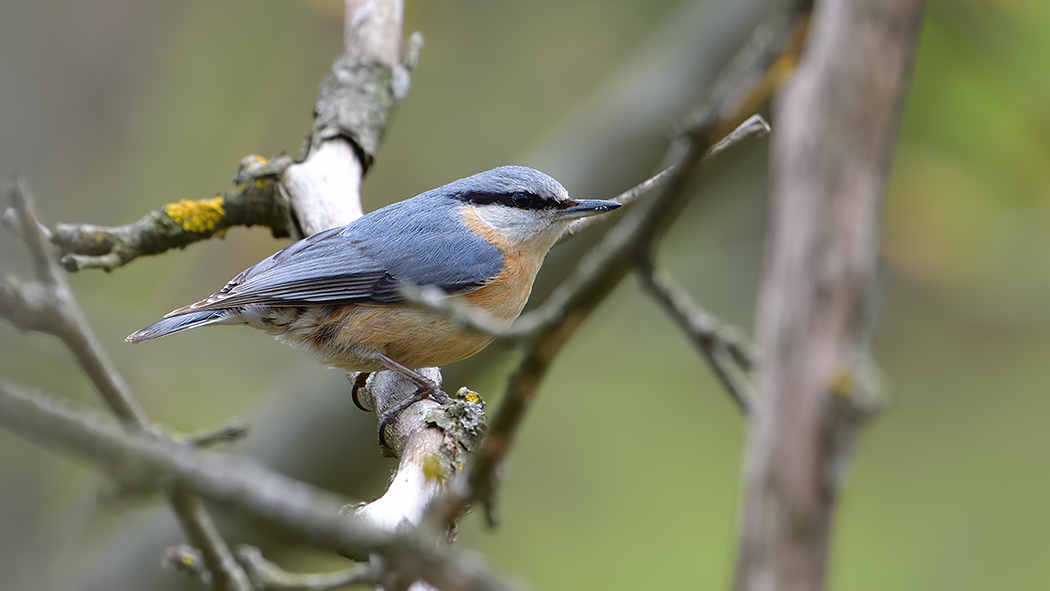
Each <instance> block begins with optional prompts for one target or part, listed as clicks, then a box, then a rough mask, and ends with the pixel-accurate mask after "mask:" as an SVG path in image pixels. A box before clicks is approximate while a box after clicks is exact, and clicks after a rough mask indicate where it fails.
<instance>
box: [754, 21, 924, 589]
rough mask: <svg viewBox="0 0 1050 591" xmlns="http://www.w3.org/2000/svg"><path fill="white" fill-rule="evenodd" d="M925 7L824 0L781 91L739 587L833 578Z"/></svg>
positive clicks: (817, 583) (805, 584)
mask: <svg viewBox="0 0 1050 591" xmlns="http://www.w3.org/2000/svg"><path fill="white" fill-rule="evenodd" d="M922 11H923V2H922V0H822V1H821V2H819V3H818V4H817V7H816V12H815V15H814V18H813V25H812V31H811V33H810V41H809V43H808V45H807V47H806V49H805V53H804V56H803V60H802V62H801V64H800V66H799V69H798V73H797V74H796V75H795V77H794V78H793V79H792V80H790V82H789V83H787V84H786V85H785V86H784V89H783V91H782V93H781V95H780V96H779V97H778V99H779V100H778V101H777V102H776V104H775V110H774V116H775V121H776V123H777V134H776V135H774V137H773V144H772V158H771V161H772V168H771V178H772V194H771V196H770V200H771V221H770V230H769V231H770V237H769V241H768V243H767V255H766V258H767V260H766V267H765V273H764V277H763V280H762V286H761V291H760V294H759V304H758V313H757V334H758V346H759V347H760V350H761V351H762V362H761V363H760V364H759V366H758V372H757V376H756V383H757V387H758V393H759V398H760V400H761V401H762V404H759V405H756V406H755V408H754V412H753V414H752V421H751V430H750V432H749V434H748V443H747V453H746V458H745V462H746V465H745V469H744V487H745V490H744V499H743V516H742V524H741V533H740V555H739V558H738V563H737V580H736V589H738V590H740V591H758V590H762V591H768V590H799V591H801V590H803V589H804V590H807V591H810V590H814V589H821V588H822V587H823V585H824V578H825V568H826V564H827V555H828V548H829V545H830V536H831V528H832V521H833V516H834V510H835V505H836V500H837V497H838V492H839V488H840V485H841V483H842V479H843V476H844V471H845V468H846V466H848V464H849V459H850V456H851V453H852V448H853V444H854V442H855V439H856V437H857V432H858V430H859V426H860V424H861V423H862V422H863V421H864V420H865V419H866V418H868V417H869V416H870V414H871V409H872V406H873V405H872V404H871V402H870V399H871V397H872V396H873V394H872V392H870V391H869V390H867V389H866V388H865V387H864V383H863V382H864V381H863V380H862V379H859V376H860V375H861V373H862V370H863V369H864V368H865V366H866V365H867V364H868V362H867V356H868V354H869V352H868V349H869V347H870V339H871V332H872V330H873V326H870V325H868V326H866V324H870V322H869V321H870V316H869V315H868V314H867V312H866V310H867V309H868V308H869V307H870V304H871V301H872V299H873V294H872V292H873V289H874V287H875V285H876V279H877V269H878V241H879V226H880V216H881V210H882V202H883V197H884V194H885V189H886V182H887V177H888V171H889V165H890V160H891V155H892V149H893V143H894V140H895V136H896V130H897V126H898V123H899V120H900V112H901V106H902V104H903V100H904V96H905V94H906V91H907V88H908V81H909V78H910V74H911V67H912V62H913V60H914V56H915V46H916V40H917V38H918V33H919V28H920V22H921V18H922Z"/></svg>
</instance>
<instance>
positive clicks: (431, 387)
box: [372, 351, 452, 404]
mask: <svg viewBox="0 0 1050 591" xmlns="http://www.w3.org/2000/svg"><path fill="white" fill-rule="evenodd" d="M372 355H373V356H374V359H375V360H376V361H377V362H378V363H379V364H380V365H382V366H383V367H385V368H387V369H389V370H390V371H395V372H397V373H399V374H401V375H403V376H405V377H406V378H408V379H409V380H412V383H413V384H415V385H416V386H417V387H418V388H419V390H417V392H416V394H417V395H418V394H419V391H423V392H425V393H426V396H424V397H423V398H427V397H429V398H432V399H434V402H438V403H441V404H444V403H446V402H448V401H450V400H452V398H451V397H450V396H449V395H448V394H445V392H444V390H442V389H441V386H439V385H438V384H437V383H435V382H432V381H431V380H428V379H427V378H425V377H423V375H422V374H420V373H419V372H418V371H415V370H413V369H409V368H407V367H405V366H404V365H401V364H400V363H398V362H396V361H394V360H393V359H391V358H389V357H387V356H386V355H383V354H382V353H380V352H378V351H376V352H374V353H373V354H372ZM423 398H420V399H419V400H422V399H423ZM419 400H417V401H416V402H418V401H419Z"/></svg>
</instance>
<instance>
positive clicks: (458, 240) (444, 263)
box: [168, 202, 503, 316]
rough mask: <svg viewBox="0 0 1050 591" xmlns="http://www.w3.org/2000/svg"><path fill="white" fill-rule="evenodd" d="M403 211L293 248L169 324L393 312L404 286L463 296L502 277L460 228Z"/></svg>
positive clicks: (485, 250)
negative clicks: (225, 315)
mask: <svg viewBox="0 0 1050 591" xmlns="http://www.w3.org/2000/svg"><path fill="white" fill-rule="evenodd" d="M404 203H405V202H402V203H396V204H394V205H392V206H388V207H386V208H383V209H380V210H378V211H375V212H373V213H371V214H369V215H367V216H364V217H362V218H359V219H358V220H355V221H354V222H351V223H350V224H348V225H346V226H343V227H340V228H333V229H331V230H326V231H324V232H319V233H317V234H314V235H313V236H310V237H308V238H305V239H303V240H300V241H299V242H296V243H295V244H292V245H291V246H289V247H288V248H285V249H284V250H282V251H280V252H278V253H277V254H275V255H273V256H272V257H270V258H268V259H266V260H264V261H262V262H260V263H258V264H256V265H255V266H253V267H251V268H249V269H246V270H245V271H243V272H242V273H240V274H239V275H237V276H236V277H234V278H233V279H232V280H230V282H229V283H228V284H227V285H226V287H224V288H223V289H222V290H220V291H219V292H217V293H215V294H213V295H211V296H209V297H208V298H206V299H204V300H202V301H200V302H197V303H195V304H192V305H190V306H186V307H185V308H180V309H178V310H175V311H173V312H171V313H169V314H168V316H178V315H181V314H187V313H190V312H194V311H201V310H219V309H223V308H231V307H237V306H244V305H248V304H267V305H273V306H296V305H328V304H338V303H354V302H370V303H378V304H393V303H397V302H400V301H402V300H403V298H402V296H401V294H400V291H399V286H400V285H402V284H405V283H409V284H414V285H419V286H433V287H438V288H440V289H442V290H444V291H445V292H446V293H450V294H451V293H463V292H466V291H470V290H472V289H475V288H477V287H480V286H482V285H485V284H486V283H487V282H488V281H490V280H491V279H492V278H493V277H495V276H496V275H497V274H499V272H500V270H502V268H503V255H502V254H501V253H500V251H499V250H498V249H497V248H495V247H494V246H492V245H491V244H489V243H488V242H486V241H485V240H483V239H481V238H479V237H477V236H476V235H475V234H473V233H472V232H470V231H468V230H467V228H466V226H465V225H464V224H463V223H462V222H461V221H460V220H458V219H433V218H431V219H422V218H420V216H418V215H407V213H408V212H407V211H406V206H405V205H404Z"/></svg>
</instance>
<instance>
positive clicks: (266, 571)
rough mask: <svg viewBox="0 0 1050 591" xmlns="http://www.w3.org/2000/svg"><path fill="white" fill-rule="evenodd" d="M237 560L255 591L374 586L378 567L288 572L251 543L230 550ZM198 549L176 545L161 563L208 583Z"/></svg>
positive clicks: (378, 577)
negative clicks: (232, 550)
mask: <svg viewBox="0 0 1050 591" xmlns="http://www.w3.org/2000/svg"><path fill="white" fill-rule="evenodd" d="M234 555H235V556H236V558H237V562H238V563H240V565H241V566H242V567H243V568H244V570H245V571H246V572H247V573H248V577H249V578H250V579H251V581H252V585H253V586H254V587H255V589H256V591H330V590H332V589H342V588H344V587H350V586H352V585H370V586H374V585H378V584H379V583H380V582H381V580H382V577H381V573H380V572H379V569H377V568H376V567H375V566H373V565H371V564H359V565H355V566H352V567H350V568H347V569H343V570H340V571H335V572H330V573H309V574H299V573H290V572H288V571H286V570H284V569H282V568H281V567H279V566H277V565H276V564H274V563H272V562H270V561H269V560H266V558H265V557H264V556H263V555H262V551H261V550H259V549H258V548H256V547H255V546H238V547H237V549H236V550H234ZM201 558H202V557H201V553H200V550H197V549H196V548H194V547H192V546H187V545H185V544H180V545H177V546H172V547H170V548H168V549H167V550H166V551H165V552H164V562H163V563H164V566H167V567H169V568H173V569H175V570H178V571H182V572H186V573H189V574H190V575H192V576H193V577H194V578H196V579H197V580H199V581H200V582H202V583H204V584H205V585H209V584H211V580H212V576H211V573H210V572H208V568H207V566H205V565H204V564H203V560H201Z"/></svg>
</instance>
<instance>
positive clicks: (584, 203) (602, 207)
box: [558, 199, 620, 220]
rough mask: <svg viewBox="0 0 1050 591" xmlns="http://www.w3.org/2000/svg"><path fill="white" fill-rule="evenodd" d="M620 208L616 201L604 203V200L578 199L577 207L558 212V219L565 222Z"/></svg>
mask: <svg viewBox="0 0 1050 591" xmlns="http://www.w3.org/2000/svg"><path fill="white" fill-rule="evenodd" d="M617 207H620V204H619V203H617V202H615V201H604V200H602V199H578V200H576V205H573V206H572V207H567V208H565V209H561V210H558V217H560V218H561V219H563V220H572V219H576V218H585V217H587V216H590V215H595V214H599V213H605V212H607V211H612V210H614V209H616V208H617Z"/></svg>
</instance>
